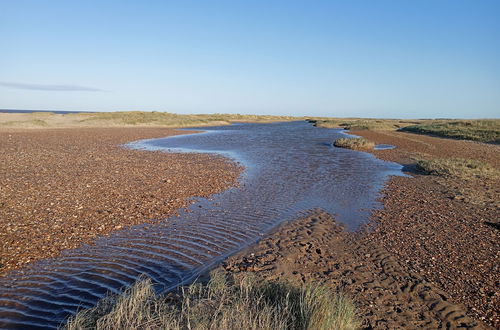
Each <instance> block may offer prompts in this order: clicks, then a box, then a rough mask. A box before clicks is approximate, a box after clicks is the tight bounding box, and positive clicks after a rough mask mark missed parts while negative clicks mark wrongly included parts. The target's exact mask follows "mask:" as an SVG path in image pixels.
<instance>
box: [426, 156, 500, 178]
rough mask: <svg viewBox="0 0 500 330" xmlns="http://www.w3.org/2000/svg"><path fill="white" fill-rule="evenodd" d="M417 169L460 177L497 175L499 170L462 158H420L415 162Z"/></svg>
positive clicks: (439, 174)
mask: <svg viewBox="0 0 500 330" xmlns="http://www.w3.org/2000/svg"><path fill="white" fill-rule="evenodd" d="M417 170H419V171H421V172H424V173H427V174H432V175H437V176H443V177H457V178H462V179H473V178H487V179H491V178H498V177H499V171H498V170H497V169H496V168H494V167H492V166H491V165H489V164H487V163H483V162H480V161H477V160H472V159H462V158H446V159H430V160H420V161H418V162H417Z"/></svg>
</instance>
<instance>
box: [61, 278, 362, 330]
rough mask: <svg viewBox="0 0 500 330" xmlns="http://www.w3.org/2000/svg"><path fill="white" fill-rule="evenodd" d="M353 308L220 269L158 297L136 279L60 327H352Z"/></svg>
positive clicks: (313, 290)
mask: <svg viewBox="0 0 500 330" xmlns="http://www.w3.org/2000/svg"><path fill="white" fill-rule="evenodd" d="M358 327H359V322H358V320H357V319H356V315H355V308H354V305H353V304H352V302H351V301H350V300H349V299H347V298H346V297H345V296H344V295H341V294H333V293H332V292H331V291H330V290H329V289H327V288H326V287H324V286H320V285H316V286H307V287H302V288H298V287H294V286H291V285H289V284H286V283H283V282H270V281H265V280H259V279H258V278H256V277H254V276H249V275H247V276H244V277H242V278H241V279H236V278H234V277H232V276H230V275H228V273H226V272H224V271H222V270H219V271H215V272H213V273H212V274H211V279H210V281H209V282H208V283H207V284H200V283H196V284H192V285H190V286H188V287H183V288H181V289H179V291H178V292H177V293H175V294H169V295H167V296H159V295H157V294H156V293H155V291H154V289H153V285H152V283H151V280H149V279H147V278H142V279H140V280H139V281H138V282H137V283H136V284H135V285H134V286H132V287H131V288H128V289H126V290H125V291H124V292H123V293H121V294H119V295H110V296H108V297H106V298H104V299H102V300H101V301H100V302H99V303H98V304H97V306H96V307H94V308H91V309H86V310H82V311H80V312H79V313H77V314H76V315H75V316H73V317H72V318H70V319H69V320H68V322H67V323H66V325H65V326H64V329H68V330H76V329H172V330H177V329H179V330H180V329H196V330H204V329H238V330H240V329H255V330H257V329H263V330H266V329H267V330H271V329H272V330H274V329H311V330H313V329H314V330H323V329H325V330H326V329H357V328H358Z"/></svg>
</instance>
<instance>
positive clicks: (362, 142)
mask: <svg viewBox="0 0 500 330" xmlns="http://www.w3.org/2000/svg"><path fill="white" fill-rule="evenodd" d="M333 145H334V146H335V147H339V148H346V149H353V150H363V149H365V150H366V149H372V148H373V147H374V146H375V143H373V142H372V141H369V140H367V139H364V138H362V137H356V138H340V139H337V140H335V142H334V143H333Z"/></svg>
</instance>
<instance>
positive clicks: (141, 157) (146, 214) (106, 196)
mask: <svg viewBox="0 0 500 330" xmlns="http://www.w3.org/2000/svg"><path fill="white" fill-rule="evenodd" d="M180 133H181V132H180V131H176V130H173V129H165V128H71V129H43V130H36V129H31V130H22V129H8V130H3V131H1V132H0V141H1V142H0V154H1V159H2V161H1V162H0V182H1V186H0V226H1V228H2V231H1V232H0V242H1V245H0V258H1V261H0V267H1V268H0V273H5V272H6V271H8V270H11V269H15V268H19V267H21V266H22V265H24V264H26V263H29V262H32V261H35V260H38V259H41V258H46V257H53V256H56V255H58V254H59V253H60V251H62V250H63V249H71V248H75V247H78V246H80V245H81V244H83V243H90V242H92V240H93V239H94V238H95V237H96V236H98V235H105V234H107V233H109V232H111V231H112V230H119V229H122V228H124V227H126V226H130V225H134V224H138V223H144V222H148V221H154V219H163V218H165V217H167V216H169V215H172V214H174V213H175V212H176V210H178V209H179V208H182V207H185V206H187V205H188V204H189V203H190V202H189V201H188V198H189V197H192V196H201V197H207V196H209V195H211V194H214V193H217V192H221V191H223V190H225V189H227V188H228V187H230V186H233V185H235V184H237V178H238V176H239V173H240V171H241V168H239V167H238V166H237V165H235V164H233V163H231V162H228V161H226V160H224V159H222V158H218V157H215V156H210V155H206V154H167V153H162V152H149V151H137V150H128V149H125V148H122V147H120V144H123V143H126V142H130V141H134V140H138V139H146V138H154V137H164V136H169V135H176V134H180Z"/></svg>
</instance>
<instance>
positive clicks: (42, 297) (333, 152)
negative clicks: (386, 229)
mask: <svg viewBox="0 0 500 330" xmlns="http://www.w3.org/2000/svg"><path fill="white" fill-rule="evenodd" d="M202 129H203V130H204V131H206V132H204V133H196V134H189V135H180V136H175V137H168V138H161V139H152V140H143V141H137V142H133V143H130V144H129V145H127V147H130V148H138V149H148V150H164V151H170V152H209V153H218V154H222V155H224V156H227V157H230V158H232V159H234V160H235V161H238V162H240V163H241V164H242V165H244V166H245V167H246V169H245V171H244V173H243V174H242V176H241V178H240V187H238V188H231V189H229V190H226V191H225V192H223V193H220V194H217V195H214V196H212V198H210V199H201V200H198V201H197V202H196V203H194V204H193V205H192V206H191V207H189V209H188V210H185V211H181V213H180V215H179V216H176V217H170V218H168V219H165V220H163V221H160V222H158V223H157V224H154V225H140V226H135V227H133V228H131V229H130V230H123V231H119V232H116V233H114V234H112V235H111V236H109V237H104V238H100V239H98V240H97V241H96V244H95V245H93V246H88V245H86V246H83V247H81V248H78V249H75V250H70V251H66V252H64V253H63V254H62V256H60V257H58V258H54V259H49V260H44V261H41V262H37V263H34V264H32V265H29V266H27V267H26V268H25V269H23V270H20V271H14V272H11V273H10V274H8V275H7V276H5V277H3V278H0V328H2V329H3V328H6V329H9V328H56V327H58V326H59V325H60V324H61V322H63V321H64V319H65V318H66V317H67V316H68V315H70V314H73V313H74V312H75V310H76V309H78V308H79V307H90V306H93V305H94V304H95V303H96V301H97V300H98V299H99V298H101V297H103V296H104V295H105V293H106V292H107V291H109V290H111V291H117V290H119V289H120V288H121V287H123V286H125V285H130V284H132V283H133V282H134V281H135V279H136V278H137V277H138V276H139V275H140V274H146V275H147V276H149V277H151V278H152V279H153V280H154V281H155V282H157V283H158V289H159V290H168V289H171V288H173V287H175V286H177V285H179V284H180V283H187V282H189V281H191V280H193V279H194V278H196V276H198V275H199V274H200V272H203V271H204V270H206V269H207V268H208V267H210V266H213V265H214V264H216V263H217V262H219V261H221V260H222V259H223V258H224V257H226V256H228V255H230V254H232V253H234V252H236V251H238V250H240V249H241V248H243V247H245V246H247V245H248V244H251V243H253V242H255V241H256V240H258V239H259V238H260V237H262V235H264V234H265V233H266V232H268V231H269V230H270V229H272V228H273V227H275V226H276V225H278V224H279V223H281V222H283V221H287V220H293V219H294V218H296V217H298V216H300V215H305V214H306V213H307V212H308V211H309V210H311V209H314V208H322V209H324V210H325V211H327V212H330V213H331V214H334V215H335V216H336V218H337V220H338V221H340V222H342V223H344V224H345V225H346V227H347V228H348V229H350V230H354V229H356V228H357V227H358V226H359V225H361V224H363V223H366V221H367V220H368V218H369V215H370V212H371V210H373V209H376V208H379V207H381V205H380V203H379V202H377V197H378V192H379V190H380V188H381V187H382V185H383V184H384V182H385V181H386V180H387V179H388V177H389V175H401V166H399V165H398V164H394V163H388V162H384V161H381V160H379V159H377V158H375V157H374V156H373V155H371V154H368V153H363V152H357V151H351V150H346V149H339V148H334V147H332V142H333V141H334V140H335V139H336V138H338V137H345V134H344V133H343V132H342V131H341V130H334V129H324V128H316V127H313V126H312V125H311V124H309V123H306V122H289V123H272V124H234V125H231V126H222V127H211V128H202Z"/></svg>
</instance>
